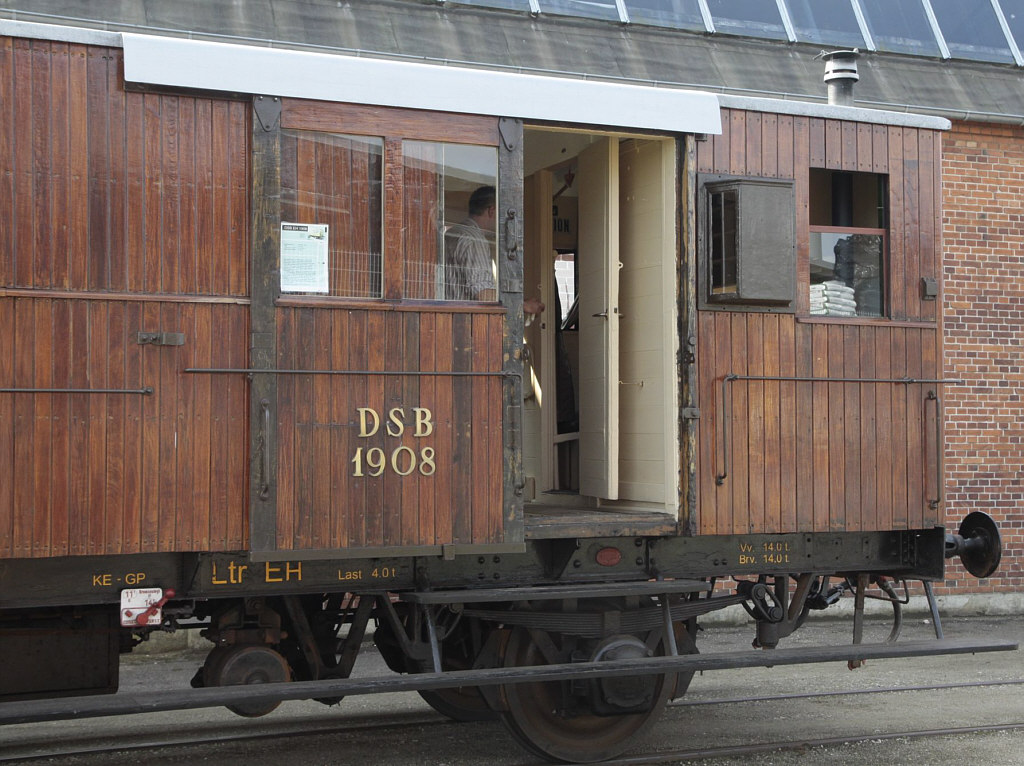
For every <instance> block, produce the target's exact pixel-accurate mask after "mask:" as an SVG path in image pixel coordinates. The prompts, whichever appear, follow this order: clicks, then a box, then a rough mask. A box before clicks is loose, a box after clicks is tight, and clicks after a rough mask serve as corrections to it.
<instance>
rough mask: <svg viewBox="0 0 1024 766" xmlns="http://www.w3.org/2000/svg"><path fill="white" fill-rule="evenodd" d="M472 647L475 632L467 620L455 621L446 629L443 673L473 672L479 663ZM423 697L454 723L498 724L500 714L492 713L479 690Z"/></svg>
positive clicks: (433, 692)
mask: <svg viewBox="0 0 1024 766" xmlns="http://www.w3.org/2000/svg"><path fill="white" fill-rule="evenodd" d="M473 646H474V644H473V636H472V628H471V625H470V623H469V621H468V620H465V619H456V620H455V621H454V622H452V623H450V624H449V625H447V626H445V628H444V637H443V640H442V642H441V667H442V669H444V670H470V669H471V668H472V667H473V662H474V660H475V659H476V653H475V651H474V649H473ZM420 696H421V697H422V698H423V699H424V701H426V703H427V704H428V705H430V707H432V708H434V710H436V711H437V712H438V713H440V714H441V715H443V716H447V717H448V718H451V719H452V720H453V721H462V722H470V721H496V720H497V719H498V714H497V713H495V712H494V711H493V710H491V708H490V706H489V705H488V704H487V702H486V701H485V700H484V697H483V695H482V694H481V693H480V688H479V687H477V686H458V687H455V688H453V689H434V690H431V691H421V692H420Z"/></svg>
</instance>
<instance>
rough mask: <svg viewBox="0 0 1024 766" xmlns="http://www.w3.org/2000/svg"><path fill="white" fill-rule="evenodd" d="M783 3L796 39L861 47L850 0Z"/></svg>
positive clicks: (809, 0) (795, 0)
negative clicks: (787, 11) (791, 22)
mask: <svg viewBox="0 0 1024 766" xmlns="http://www.w3.org/2000/svg"><path fill="white" fill-rule="evenodd" d="M786 7H787V8H789V17H790V18H791V19H792V20H793V28H794V30H795V31H796V39H797V40H799V41H800V42H803V43H818V44H819V45H838V46H843V47H845V48H863V47H864V36H863V35H861V33H860V26H859V25H858V24H857V16H856V14H855V13H854V12H853V5H852V4H851V3H850V0H786Z"/></svg>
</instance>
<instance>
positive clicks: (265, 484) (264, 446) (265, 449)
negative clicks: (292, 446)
mask: <svg viewBox="0 0 1024 766" xmlns="http://www.w3.org/2000/svg"><path fill="white" fill-rule="evenodd" d="M260 410H262V411H263V433H261V434H260V452H261V453H262V454H261V463H262V475H261V476H260V491H259V495H260V500H266V499H267V498H268V497H270V400H269V399H260Z"/></svg>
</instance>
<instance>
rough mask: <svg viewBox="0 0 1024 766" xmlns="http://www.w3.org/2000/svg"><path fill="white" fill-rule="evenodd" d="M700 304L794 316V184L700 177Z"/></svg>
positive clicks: (758, 179)
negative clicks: (702, 254)
mask: <svg viewBox="0 0 1024 766" xmlns="http://www.w3.org/2000/svg"><path fill="white" fill-rule="evenodd" d="M700 183H701V190H702V191H701V194H700V196H699V206H700V210H699V215H700V228H699V235H700V237H701V242H702V245H701V247H702V249H703V252H704V258H703V269H702V273H703V276H702V278H701V279H702V283H703V289H702V290H701V304H702V307H704V308H715V307H720V308H727V307H729V306H730V305H735V306H737V307H738V306H742V307H743V308H744V309H748V310H765V311H792V310H793V309H792V304H793V298H794V294H795V284H796V240H795V235H794V232H795V216H796V203H795V197H794V194H793V182H792V181H779V180H777V179H764V178H736V177H725V176H701V178H700Z"/></svg>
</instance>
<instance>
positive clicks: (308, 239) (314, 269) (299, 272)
mask: <svg viewBox="0 0 1024 766" xmlns="http://www.w3.org/2000/svg"><path fill="white" fill-rule="evenodd" d="M281 292H283V293H326V292H328V282H327V224H326V223H282V224H281Z"/></svg>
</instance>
